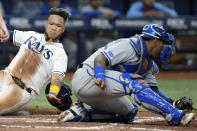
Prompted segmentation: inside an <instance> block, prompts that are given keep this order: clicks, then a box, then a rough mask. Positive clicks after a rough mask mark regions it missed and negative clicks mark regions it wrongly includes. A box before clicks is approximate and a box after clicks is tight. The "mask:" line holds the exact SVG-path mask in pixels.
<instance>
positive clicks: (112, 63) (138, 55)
mask: <svg viewBox="0 0 197 131" xmlns="http://www.w3.org/2000/svg"><path fill="white" fill-rule="evenodd" d="M99 53H103V54H104V55H105V57H106V58H107V59H108V62H109V66H108V67H107V68H108V69H111V70H116V71H120V72H128V73H136V74H139V75H142V76H143V77H144V79H145V80H146V82H147V83H148V84H150V85H156V79H155V76H154V74H156V73H158V72H159V70H158V67H157V65H156V64H155V62H154V61H153V60H152V59H151V58H149V56H148V53H147V49H146V44H145V41H144V40H143V39H142V37H140V36H139V35H135V36H133V37H131V38H124V39H118V40H116V41H112V42H110V43H109V44H107V45H106V46H105V47H102V48H100V49H98V50H97V51H96V52H95V53H94V54H93V55H92V56H90V57H89V58H88V59H87V60H85V61H84V62H83V63H84V64H87V65H89V66H91V67H92V68H94V59H95V57H96V56H97V55H98V54H99Z"/></svg>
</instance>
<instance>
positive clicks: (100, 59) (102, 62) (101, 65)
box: [94, 53, 109, 91]
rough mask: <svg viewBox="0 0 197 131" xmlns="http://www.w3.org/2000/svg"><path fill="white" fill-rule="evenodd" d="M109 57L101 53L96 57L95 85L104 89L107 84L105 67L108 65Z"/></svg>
mask: <svg viewBox="0 0 197 131" xmlns="http://www.w3.org/2000/svg"><path fill="white" fill-rule="evenodd" d="M108 64H109V63H108V60H107V58H106V57H105V56H104V55H103V54H102V53H100V54H99V55H98V56H97V57H96V58H95V59H94V72H95V77H96V80H95V81H94V83H95V85H97V86H99V87H100V88H101V89H102V90H104V91H106V84H105V75H104V74H105V67H106V66H107V65H108Z"/></svg>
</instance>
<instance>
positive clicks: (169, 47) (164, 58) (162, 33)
mask: <svg viewBox="0 0 197 131" xmlns="http://www.w3.org/2000/svg"><path fill="white" fill-rule="evenodd" d="M140 36H141V37H144V38H150V39H159V40H161V41H163V44H165V46H164V47H163V53H162V54H161V55H160V56H159V57H158V58H156V59H155V62H156V63H157V64H159V65H160V64H163V66H164V67H167V65H168V62H169V60H170V58H171V56H172V55H173V54H174V53H175V39H174V36H173V35H172V34H170V33H167V32H166V30H165V29H164V28H163V26H160V25H158V24H148V25H145V26H144V27H143V29H142V34H140Z"/></svg>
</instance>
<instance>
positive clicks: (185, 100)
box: [173, 96, 194, 112]
mask: <svg viewBox="0 0 197 131" xmlns="http://www.w3.org/2000/svg"><path fill="white" fill-rule="evenodd" d="M173 106H174V107H176V108H178V109H180V110H185V111H188V112H190V111H192V110H193V109H194V108H193V102H192V99H190V98H189V97H186V96H183V97H181V98H180V99H179V100H176V101H174V102H173Z"/></svg>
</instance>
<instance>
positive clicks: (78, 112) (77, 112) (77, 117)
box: [57, 103, 86, 122]
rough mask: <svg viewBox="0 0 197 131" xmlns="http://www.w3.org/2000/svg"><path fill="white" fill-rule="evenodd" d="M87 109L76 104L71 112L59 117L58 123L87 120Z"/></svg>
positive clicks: (68, 111)
mask: <svg viewBox="0 0 197 131" xmlns="http://www.w3.org/2000/svg"><path fill="white" fill-rule="evenodd" d="M85 114H86V109H85V108H84V106H83V105H82V104H81V103H76V104H75V105H73V106H71V108H70V109H69V110H66V111H64V112H62V113H61V114H60V115H59V117H58V119H57V120H58V122H78V121H82V120H83V119H84V118H85Z"/></svg>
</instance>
